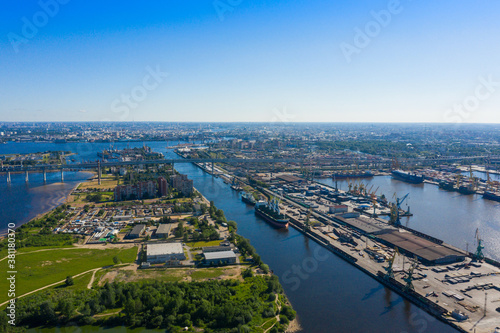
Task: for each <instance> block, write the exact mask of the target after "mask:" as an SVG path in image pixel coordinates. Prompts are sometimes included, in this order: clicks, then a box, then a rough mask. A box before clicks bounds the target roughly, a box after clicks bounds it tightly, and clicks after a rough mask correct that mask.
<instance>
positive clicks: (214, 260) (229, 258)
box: [203, 251, 236, 266]
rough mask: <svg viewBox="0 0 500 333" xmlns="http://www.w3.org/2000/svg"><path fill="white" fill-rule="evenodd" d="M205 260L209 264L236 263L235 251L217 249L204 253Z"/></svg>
mask: <svg viewBox="0 0 500 333" xmlns="http://www.w3.org/2000/svg"><path fill="white" fill-rule="evenodd" d="M203 257H204V259H203V262H204V264H205V265H207V266H219V265H231V264H235V263H236V254H235V253H234V251H215V252H205V253H203Z"/></svg>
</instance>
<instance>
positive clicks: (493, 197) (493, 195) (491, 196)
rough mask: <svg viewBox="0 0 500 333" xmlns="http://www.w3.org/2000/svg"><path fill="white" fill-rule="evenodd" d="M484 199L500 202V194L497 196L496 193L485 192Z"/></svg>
mask: <svg viewBox="0 0 500 333" xmlns="http://www.w3.org/2000/svg"><path fill="white" fill-rule="evenodd" d="M483 198H484V199H488V200H493V201H498V202H500V194H496V193H491V192H484V194H483Z"/></svg>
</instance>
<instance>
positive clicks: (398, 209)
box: [394, 193, 410, 226]
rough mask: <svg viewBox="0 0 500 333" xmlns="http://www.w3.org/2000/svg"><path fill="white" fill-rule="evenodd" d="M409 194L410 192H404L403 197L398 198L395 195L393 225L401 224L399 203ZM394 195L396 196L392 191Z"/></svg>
mask: <svg viewBox="0 0 500 333" xmlns="http://www.w3.org/2000/svg"><path fill="white" fill-rule="evenodd" d="M408 195H410V193H406V195H405V196H404V197H403V198H401V199H400V198H398V197H396V221H394V225H395V226H400V225H401V219H400V218H399V211H400V209H401V205H402V204H403V202H404V201H405V200H406V198H407V197H408ZM394 196H396V193H394Z"/></svg>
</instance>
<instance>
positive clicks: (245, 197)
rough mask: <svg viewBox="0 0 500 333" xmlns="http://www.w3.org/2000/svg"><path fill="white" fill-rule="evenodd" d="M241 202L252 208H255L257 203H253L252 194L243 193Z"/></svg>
mask: <svg viewBox="0 0 500 333" xmlns="http://www.w3.org/2000/svg"><path fill="white" fill-rule="evenodd" d="M241 201H243V202H244V203H246V204H249V205H252V206H255V203H256V202H257V201H255V198H254V197H253V194H252V193H250V192H244V193H243V194H242V195H241Z"/></svg>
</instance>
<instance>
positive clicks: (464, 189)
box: [458, 184, 476, 195]
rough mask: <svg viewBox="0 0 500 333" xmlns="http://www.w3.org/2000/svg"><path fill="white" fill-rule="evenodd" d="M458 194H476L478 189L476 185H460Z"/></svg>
mask: <svg viewBox="0 0 500 333" xmlns="http://www.w3.org/2000/svg"><path fill="white" fill-rule="evenodd" d="M458 192H459V193H461V194H466V195H469V194H474V193H476V187H475V186H474V184H467V185H460V187H459V188H458Z"/></svg>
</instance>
